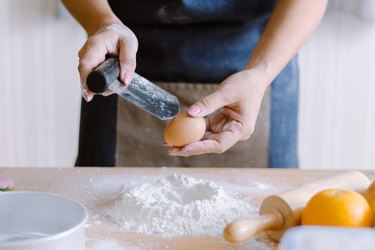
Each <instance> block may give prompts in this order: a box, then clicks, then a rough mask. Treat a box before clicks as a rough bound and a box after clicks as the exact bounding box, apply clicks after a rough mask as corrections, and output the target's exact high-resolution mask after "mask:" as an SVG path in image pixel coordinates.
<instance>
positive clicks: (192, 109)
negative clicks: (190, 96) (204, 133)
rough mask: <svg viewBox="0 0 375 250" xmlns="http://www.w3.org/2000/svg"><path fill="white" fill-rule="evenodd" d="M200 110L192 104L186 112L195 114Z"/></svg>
mask: <svg viewBox="0 0 375 250" xmlns="http://www.w3.org/2000/svg"><path fill="white" fill-rule="evenodd" d="M199 112H201V108H200V107H199V106H197V105H193V106H191V107H190V108H189V109H188V113H189V114H191V115H197V114H199Z"/></svg>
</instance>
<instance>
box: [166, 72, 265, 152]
mask: <svg viewBox="0 0 375 250" xmlns="http://www.w3.org/2000/svg"><path fill="white" fill-rule="evenodd" d="M268 84H269V82H268V81H267V80H266V79H265V77H264V74H263V73H262V72H260V70H258V69H248V70H244V71H240V72H238V73H235V74H233V75H231V76H229V77H228V78H227V79H225V80H224V81H223V82H222V83H221V84H220V85H219V88H218V90H216V91H215V92H214V93H212V94H211V95H209V96H206V97H204V98H203V99H201V100H200V101H198V102H197V103H195V104H194V105H192V106H191V107H190V108H189V110H188V113H189V114H190V115H191V116H193V117H205V118H206V123H207V129H206V133H205V135H204V136H203V138H202V140H200V141H199V142H195V143H191V144H188V145H186V146H184V147H182V148H178V147H171V148H169V151H168V152H169V154H170V155H180V156H192V155H200V154H207V153H223V152H224V151H226V150H227V149H229V148H230V147H232V146H233V145H234V144H235V143H237V142H238V141H242V140H246V139H249V137H250V136H251V135H252V133H253V131H254V127H255V122H256V119H257V116H258V113H259V109H260V105H261V102H262V99H263V96H264V93H265V91H266V89H267V86H268Z"/></svg>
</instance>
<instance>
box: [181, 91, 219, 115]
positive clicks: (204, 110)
mask: <svg viewBox="0 0 375 250" xmlns="http://www.w3.org/2000/svg"><path fill="white" fill-rule="evenodd" d="M225 99H226V98H224V96H223V93H222V91H220V90H217V91H215V92H214V93H212V94H211V95H208V96H206V97H204V98H202V99H201V100H200V101H198V102H196V103H194V104H193V105H192V106H190V108H189V109H188V113H189V115H191V116H193V117H204V116H206V115H208V114H211V113H213V112H215V111H216V110H218V109H220V108H222V107H224V106H225V105H226V102H225Z"/></svg>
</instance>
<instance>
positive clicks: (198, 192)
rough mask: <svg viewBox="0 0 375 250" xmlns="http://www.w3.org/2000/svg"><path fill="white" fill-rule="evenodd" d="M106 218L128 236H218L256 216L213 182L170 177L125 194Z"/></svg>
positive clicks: (181, 176)
mask: <svg viewBox="0 0 375 250" xmlns="http://www.w3.org/2000/svg"><path fill="white" fill-rule="evenodd" d="M106 214H107V215H109V216H110V217H112V218H113V220H115V221H116V222H117V223H118V224H119V225H120V226H121V227H123V228H124V229H125V230H126V231H129V232H137V233H144V234H159V235H162V236H164V237H172V236H183V235H184V236H201V235H209V236H218V235H222V233H223V229H224V228H225V226H226V224H227V223H228V222H231V221H233V220H235V219H240V218H247V217H249V216H252V215H254V208H252V207H251V206H250V205H249V204H247V203H246V202H244V201H243V200H240V199H236V198H232V197H230V196H229V195H227V194H226V193H225V191H224V189H223V188H222V187H220V186H217V185H216V184H215V183H214V182H211V181H206V180H201V179H196V178H194V177H191V176H186V175H170V176H167V177H165V178H163V179H160V180H156V181H153V182H149V183H145V184H143V185H141V186H138V187H135V188H133V189H132V190H130V191H129V192H126V193H123V194H122V195H121V196H120V197H119V198H118V199H117V200H116V201H115V203H114V204H113V205H112V206H111V207H110V208H109V209H108V210H107V211H106Z"/></svg>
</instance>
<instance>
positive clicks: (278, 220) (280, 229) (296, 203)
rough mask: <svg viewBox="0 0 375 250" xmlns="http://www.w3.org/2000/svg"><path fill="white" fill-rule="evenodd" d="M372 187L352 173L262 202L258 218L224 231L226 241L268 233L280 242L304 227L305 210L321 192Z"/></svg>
mask: <svg viewBox="0 0 375 250" xmlns="http://www.w3.org/2000/svg"><path fill="white" fill-rule="evenodd" d="M369 184H370V180H369V179H368V177H367V176H366V175H364V174H363V173H361V172H358V171H350V172H345V173H342V174H339V175H335V176H332V177H329V178H326V179H323V180H320V181H317V182H313V183H309V184H306V185H303V186H301V187H299V188H296V189H292V190H289V191H287V192H284V193H281V194H277V195H271V196H268V197H266V198H265V199H264V200H263V201H262V204H261V206H260V210H259V215H260V216H259V217H258V218H254V219H244V220H237V221H234V222H232V223H230V224H228V225H227V227H226V228H225V230H224V238H225V239H226V240H227V241H229V242H232V243H237V242H241V241H244V240H247V239H249V238H250V237H252V236H253V235H255V234H257V233H259V232H262V231H266V232H267V234H268V235H269V236H270V237H271V238H272V239H274V240H276V241H279V240H280V238H281V236H282V235H283V233H284V232H285V231H286V230H287V229H288V228H290V227H293V226H296V225H299V224H300V220H301V214H302V210H303V208H304V207H305V206H306V204H307V202H308V201H309V200H310V198H311V197H312V196H313V195H314V194H316V193H317V192H319V191H321V190H324V189H328V188H342V189H349V190H354V191H357V192H359V193H363V192H364V191H365V190H366V189H367V187H368V186H369Z"/></svg>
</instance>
